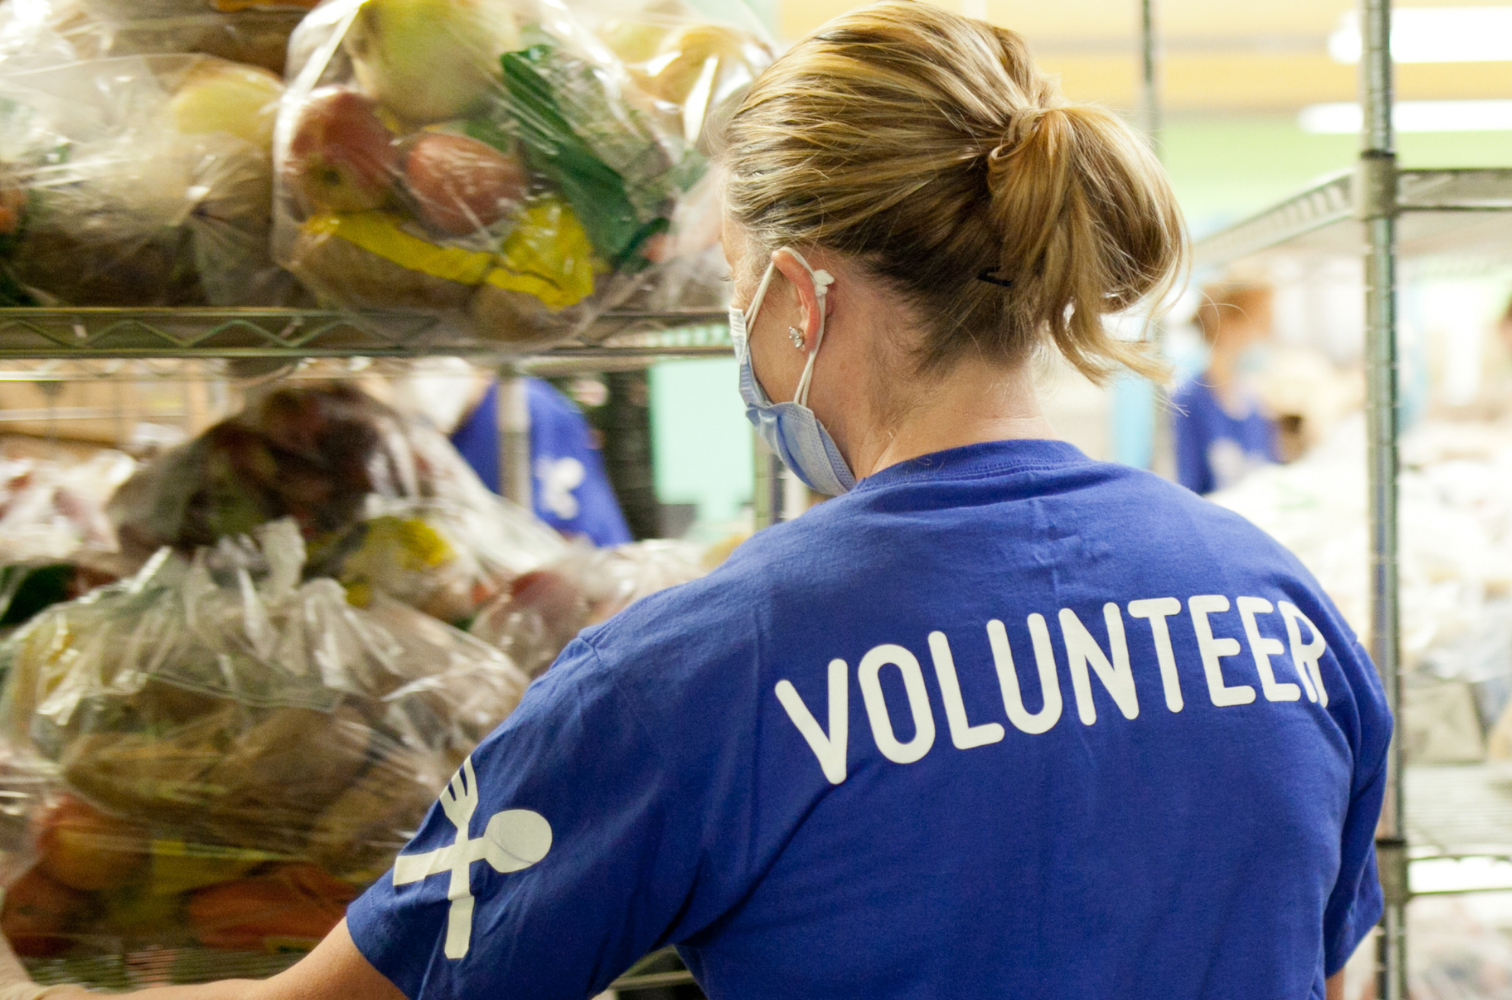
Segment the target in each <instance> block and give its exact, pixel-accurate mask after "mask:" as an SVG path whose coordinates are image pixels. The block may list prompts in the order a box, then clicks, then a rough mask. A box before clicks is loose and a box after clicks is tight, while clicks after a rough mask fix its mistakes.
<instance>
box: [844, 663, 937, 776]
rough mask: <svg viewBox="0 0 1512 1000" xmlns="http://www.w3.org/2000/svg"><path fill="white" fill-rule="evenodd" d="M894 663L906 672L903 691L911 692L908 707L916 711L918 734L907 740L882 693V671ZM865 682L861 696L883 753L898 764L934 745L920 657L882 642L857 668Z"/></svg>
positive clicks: (910, 762)
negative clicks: (902, 739) (897, 728)
mask: <svg viewBox="0 0 1512 1000" xmlns="http://www.w3.org/2000/svg"><path fill="white" fill-rule="evenodd" d="M888 664H891V665H893V666H895V667H897V668H898V672H899V673H901V674H902V675H903V690H904V691H906V692H907V693H908V708H909V711H910V712H911V713H912V714H913V723H914V736H913V739H911V740H909V741H908V742H907V743H903V742H900V741H899V740H898V737H897V736H896V734H894V732H893V725H892V718H891V717H890V716H889V715H888V714H887V699H886V698H884V697H883V695H882V680H881V676H880V675H881V672H882V668H883V667H884V666H887V665H888ZM856 676H857V680H859V681H860V682H861V697H862V699H863V700H864V701H865V702H866V717H867V718H868V719H870V720H871V730H872V738H873V739H875V740H876V741H877V749H878V750H880V751H882V756H884V757H886V758H887V759H888V760H890V761H892V762H893V763H895V764H912V763H913V762H914V761H916V760H919V759H920V758H922V757H923V756H924V755H925V754H927V753H929V748H930V747H932V746H934V738H935V724H934V715H933V714H932V713H931V712H930V710H929V692H928V691H927V690H925V688H924V671H923V670H921V669H920V668H919V660H918V658H917V657H916V656H914V655H913V654H912V653H910V652H909V651H908V650H906V649H904V648H903V647H902V646H895V645H893V644H891V643H887V644H885V645H881V646H878V647H876V648H875V649H873V650H871V651H870V652H868V653H867V654H866V655H865V656H863V657H862V658H861V665H860V666H859V667H858V668H857V669H856Z"/></svg>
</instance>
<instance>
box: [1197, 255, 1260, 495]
mask: <svg viewBox="0 0 1512 1000" xmlns="http://www.w3.org/2000/svg"><path fill="white" fill-rule="evenodd" d="M1197 326H1198V327H1199V328H1200V329H1201V330H1202V339H1203V340H1206V341H1207V344H1208V347H1209V349H1210V351H1211V353H1210V355H1209V358H1208V364H1207V367H1206V368H1205V369H1204V370H1203V372H1202V374H1200V375H1198V376H1196V377H1195V378H1193V379H1191V380H1189V381H1188V382H1187V383H1186V384H1185V385H1183V386H1182V387H1181V388H1180V389H1179V390H1178V391H1177V392H1176V395H1175V397H1174V398H1173V400H1172V401H1173V402H1174V403H1175V404H1176V406H1175V409H1176V418H1175V419H1176V478H1177V480H1178V481H1179V482H1180V483H1181V485H1183V486H1185V487H1186V488H1187V489H1189V490H1191V491H1193V492H1194V493H1202V494H1207V493H1212V492H1214V491H1215V490H1221V489H1226V488H1227V487H1230V486H1233V485H1234V484H1235V483H1237V482H1238V481H1239V480H1241V479H1243V478H1244V477H1245V475H1246V474H1248V473H1249V472H1250V471H1251V470H1253V469H1255V468H1257V467H1259V466H1261V465H1266V464H1269V463H1271V462H1274V461H1276V459H1277V457H1278V456H1277V447H1276V424H1275V422H1274V421H1272V420H1271V418H1270V417H1268V416H1266V414H1265V413H1264V412H1263V410H1262V409H1261V406H1260V400H1259V399H1258V398H1256V396H1255V393H1254V392H1253V390H1252V389H1251V388H1250V387H1249V386H1248V385H1247V384H1246V378H1247V376H1249V374H1250V369H1252V368H1253V367H1254V364H1253V359H1254V358H1255V357H1257V355H1258V352H1259V351H1261V350H1263V348H1264V344H1265V342H1266V341H1267V340H1269V339H1270V335H1271V290H1270V288H1269V287H1268V286H1265V285H1260V284H1254V283H1248V282H1237V281H1229V282H1223V283H1221V284H1216V285H1210V286H1209V287H1207V288H1204V289H1203V290H1202V305H1201V306H1200V307H1199V308H1198V310H1197Z"/></svg>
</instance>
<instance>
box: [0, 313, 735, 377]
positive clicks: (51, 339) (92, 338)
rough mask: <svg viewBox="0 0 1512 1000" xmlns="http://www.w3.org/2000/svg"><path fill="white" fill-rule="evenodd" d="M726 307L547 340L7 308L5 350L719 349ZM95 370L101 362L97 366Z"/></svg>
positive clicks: (209, 353)
mask: <svg viewBox="0 0 1512 1000" xmlns="http://www.w3.org/2000/svg"><path fill="white" fill-rule="evenodd" d="M724 322H725V313H724V311H723V310H712V309H688V310H675V311H635V310H617V311H611V312H607V313H604V314H603V315H601V316H600V317H599V318H598V319H596V320H595V321H594V322H593V323H592V324H591V325H590V326H589V327H588V329H587V330H585V331H584V332H583V333H581V334H580V335H578V336H577V337H574V338H572V339H571V340H568V341H567V342H565V343H562V344H559V345H556V346H554V347H549V348H546V349H544V350H541V349H535V348H532V347H531V345H520V344H511V343H509V342H508V341H504V340H487V339H482V338H477V337H464V336H461V335H459V334H457V333H455V332H454V331H452V330H450V329H449V328H447V327H446V326H445V325H444V324H441V323H440V322H438V320H437V319H436V318H435V317H434V316H431V315H428V314H425V313H404V312H383V313H346V312H331V311H320V310H298V309H202V308H193V309H107V308H59V309H52V308H48V309H40V308H24V309H16V308H13V309H0V365H3V362H4V361H7V360H28V361H36V360H40V359H53V360H70V361H84V360H106V359H111V360H117V361H119V360H143V359H167V358H174V359H207V358H219V359H224V358H282V359H287V360H291V361H292V360H303V359H308V358H358V357H363V358H414V357H423V356H426V355H437V354H447V355H455V356H466V357H473V358H477V359H482V360H488V359H499V360H507V359H511V358H517V357H521V356H525V355H528V356H530V357H532V358H537V359H561V360H568V359H572V360H588V359H628V358H656V357H672V356H676V357H700V356H717V355H720V354H726V353H728V352H729V351H730V346H729V338H728V333H727V331H725V330H724V328H723V324H724ZM97 370H98V369H97Z"/></svg>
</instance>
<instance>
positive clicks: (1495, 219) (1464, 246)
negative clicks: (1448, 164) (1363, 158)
mask: <svg viewBox="0 0 1512 1000" xmlns="http://www.w3.org/2000/svg"><path fill="white" fill-rule="evenodd" d="M1359 188H1360V179H1359V176H1358V174H1357V173H1355V172H1346V173H1342V174H1337V175H1334V176H1332V177H1328V178H1326V179H1324V180H1322V181H1319V182H1318V183H1317V184H1315V185H1313V186H1312V187H1310V188H1308V189H1307V190H1305V191H1303V192H1301V193H1299V194H1297V195H1294V196H1292V197H1291V198H1288V199H1286V200H1285V201H1283V202H1281V203H1280V204H1279V205H1275V206H1273V207H1271V208H1269V209H1267V210H1265V211H1264V212H1261V213H1259V214H1257V215H1254V216H1252V217H1250V218H1248V219H1245V220H1244V221H1242V222H1239V223H1237V224H1235V225H1233V226H1230V227H1229V228H1228V229H1225V230H1223V231H1221V232H1218V233H1215V234H1213V235H1212V236H1209V237H1207V238H1206V239H1202V240H1199V241H1197V243H1196V244H1195V246H1194V247H1193V262H1194V265H1195V266H1196V267H1197V268H1199V269H1206V268H1218V267H1222V266H1224V265H1226V264H1231V263H1233V262H1234V261H1236V260H1239V259H1241V258H1245V257H1252V256H1255V255H1258V254H1264V253H1266V252H1270V251H1278V250H1281V251H1285V252H1286V253H1288V254H1319V255H1326V256H1358V255H1359V254H1360V253H1361V252H1362V251H1363V249H1364V247H1365V244H1366V233H1365V223H1364V222H1363V221H1361V220H1360V219H1359V218H1358V216H1357V213H1356V209H1355V206H1356V204H1357V202H1358V200H1359V197H1360V190H1359ZM1396 210H1397V212H1398V226H1397V257H1398V259H1401V258H1423V257H1443V256H1464V255H1467V254H1474V255H1476V256H1480V257H1486V256H1490V257H1501V256H1508V257H1512V225H1509V224H1508V223H1509V221H1512V220H1509V217H1508V216H1507V215H1506V214H1505V213H1508V212H1512V169H1507V168H1501V167H1490V168H1468V169H1445V170H1398V171H1397V188H1396Z"/></svg>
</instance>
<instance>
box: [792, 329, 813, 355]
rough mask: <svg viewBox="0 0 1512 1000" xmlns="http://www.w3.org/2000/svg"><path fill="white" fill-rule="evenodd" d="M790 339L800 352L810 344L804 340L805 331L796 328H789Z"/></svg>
mask: <svg viewBox="0 0 1512 1000" xmlns="http://www.w3.org/2000/svg"><path fill="white" fill-rule="evenodd" d="M788 339H789V340H791V341H792V342H793V346H794V347H796V348H798V350H800V351H801V350H803V347H804V345H805V344H807V343H808V341H807V340H805V339H804V338H803V331H802V330H800V329H798V328H797V327H796V326H790V327H788Z"/></svg>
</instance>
